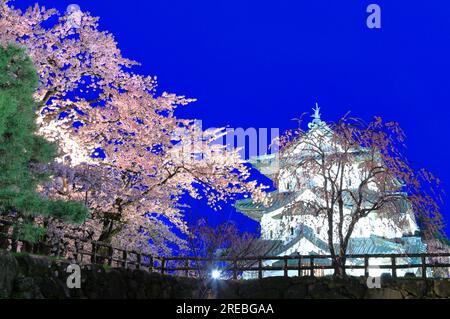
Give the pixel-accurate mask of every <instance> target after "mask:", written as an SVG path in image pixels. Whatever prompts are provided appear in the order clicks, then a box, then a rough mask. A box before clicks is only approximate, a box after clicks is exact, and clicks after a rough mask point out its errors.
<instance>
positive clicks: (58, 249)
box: [56, 238, 62, 257]
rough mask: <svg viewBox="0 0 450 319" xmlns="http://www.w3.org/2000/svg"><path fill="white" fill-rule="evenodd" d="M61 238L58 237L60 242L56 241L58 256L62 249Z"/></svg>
mask: <svg viewBox="0 0 450 319" xmlns="http://www.w3.org/2000/svg"><path fill="white" fill-rule="evenodd" d="M61 241H62V239H61V238H58V242H57V243H56V257H59V251H60V250H61Z"/></svg>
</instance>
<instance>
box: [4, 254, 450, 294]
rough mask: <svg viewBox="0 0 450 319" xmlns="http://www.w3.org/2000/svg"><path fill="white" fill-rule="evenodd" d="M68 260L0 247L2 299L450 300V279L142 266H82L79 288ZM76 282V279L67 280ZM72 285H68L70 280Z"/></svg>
mask: <svg viewBox="0 0 450 319" xmlns="http://www.w3.org/2000/svg"><path fill="white" fill-rule="evenodd" d="M67 266H68V263H67V262H63V261H56V260H54V259H49V258H46V257H41V256H33V255H27V254H23V255H21V254H11V253H9V252H5V251H0V297H1V298H25V299H42V298H51V299H68V298H89V299H99V298H115V299H117V298H119V299H126V298H128V299H145V298H178V299H192V298H226V299H249V298H250V299H266V298H270V299H281V298H282V299H290V298H304V299H311V298H312V299H323V298H333V299H341V298H346V299H374V298H375V299H410V298H450V280H449V279H441V280H437V279H422V278H397V279H395V280H393V279H389V278H387V279H386V280H383V281H382V285H381V288H372V289H370V288H368V287H367V284H366V279H365V278H362V277H361V278H349V279H347V280H337V279H332V278H328V277H322V278H310V277H300V278H299V277H291V278H284V277H270V278H263V279H255V280H240V281H239V280H238V281H233V280H227V281H225V280H223V281H222V280H216V281H209V282H202V281H199V280H197V279H193V278H185V277H174V276H162V275H160V274H157V273H149V272H147V271H144V270H130V269H105V268H104V267H98V268H95V267H94V268H93V267H89V268H88V269H82V270H81V280H80V288H69V287H68V285H67V279H68V277H69V276H70V275H71V273H68V272H67V271H66V270H67ZM69 281H70V282H71V283H76V280H69ZM69 286H70V284H69Z"/></svg>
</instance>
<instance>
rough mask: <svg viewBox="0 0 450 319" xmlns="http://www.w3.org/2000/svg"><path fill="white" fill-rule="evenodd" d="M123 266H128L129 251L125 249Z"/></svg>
mask: <svg viewBox="0 0 450 319" xmlns="http://www.w3.org/2000/svg"><path fill="white" fill-rule="evenodd" d="M122 267H124V268H125V269H127V268H128V251H127V250H124V251H123V252H122Z"/></svg>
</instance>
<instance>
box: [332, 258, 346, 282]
mask: <svg viewBox="0 0 450 319" xmlns="http://www.w3.org/2000/svg"><path fill="white" fill-rule="evenodd" d="M332 259H333V260H332V265H333V268H334V274H333V277H339V278H345V277H346V276H347V274H346V273H345V255H344V256H341V255H339V256H333V257H332Z"/></svg>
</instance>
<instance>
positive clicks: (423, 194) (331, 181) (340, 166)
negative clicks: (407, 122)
mask: <svg viewBox="0 0 450 319" xmlns="http://www.w3.org/2000/svg"><path fill="white" fill-rule="evenodd" d="M317 118H318V120H317V119H316V120H315V121H313V122H312V123H311V124H310V129H309V130H308V131H304V130H302V129H301V128H299V129H297V130H294V131H289V132H287V133H286V134H285V135H284V136H283V137H282V138H280V144H281V151H280V155H279V159H280V170H279V171H278V176H279V177H282V179H283V180H288V181H289V183H290V184H291V185H292V188H295V189H311V193H308V194H309V195H310V196H304V198H298V199H297V200H296V201H295V202H294V203H293V204H292V205H288V206H289V207H286V209H285V213H288V212H295V213H296V214H307V215H311V216H313V217H314V218H318V219H319V218H323V220H324V227H325V228H326V229H327V233H328V236H327V237H328V248H329V251H330V254H331V256H332V264H333V267H334V271H335V275H336V276H345V261H346V252H347V247H348V244H349V240H350V237H351V236H352V234H353V230H354V228H355V225H356V224H357V223H358V222H359V221H360V220H361V219H362V218H365V217H367V216H368V215H371V214H379V215H380V216H385V217H388V218H389V219H390V220H393V221H395V222H396V223H398V224H401V223H405V222H407V216H406V215H405V214H404V211H405V209H406V210H410V209H411V210H412V211H413V212H414V215H415V218H416V219H417V221H418V222H419V225H420V226H421V229H422V231H423V236H424V239H427V238H430V237H433V238H435V237H436V236H437V235H438V234H440V236H444V237H445V235H444V232H443V227H444V221H443V218H442V215H441V214H440V207H439V203H440V201H441V198H440V194H441V192H440V190H439V183H440V181H439V179H438V178H436V177H435V176H434V175H433V174H431V173H430V172H428V171H426V170H415V169H413V167H412V165H411V164H410V163H409V162H408V160H407V159H406V158H405V156H404V140H405V134H404V132H403V131H402V129H401V128H400V126H399V124H398V123H396V122H385V121H383V120H382V119H381V118H380V117H375V118H374V120H373V121H372V122H370V123H364V122H363V121H361V120H359V119H355V118H349V117H348V115H347V116H344V117H343V118H341V119H340V120H339V121H337V122H335V123H325V122H322V121H321V120H320V118H319V117H318V116H317ZM276 180H278V178H276Z"/></svg>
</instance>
